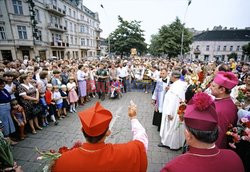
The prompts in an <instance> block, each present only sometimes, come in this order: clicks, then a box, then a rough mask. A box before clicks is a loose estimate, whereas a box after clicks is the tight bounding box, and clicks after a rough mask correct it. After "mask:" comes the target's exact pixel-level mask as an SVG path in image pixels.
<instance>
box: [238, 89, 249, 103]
mask: <svg viewBox="0 0 250 172" xmlns="http://www.w3.org/2000/svg"><path fill="white" fill-rule="evenodd" d="M246 92H247V89H246V88H239V89H238V95H237V97H236V99H237V100H238V101H239V102H240V103H243V102H244V101H245V99H246Z"/></svg>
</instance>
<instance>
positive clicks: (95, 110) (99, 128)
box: [78, 102, 112, 137]
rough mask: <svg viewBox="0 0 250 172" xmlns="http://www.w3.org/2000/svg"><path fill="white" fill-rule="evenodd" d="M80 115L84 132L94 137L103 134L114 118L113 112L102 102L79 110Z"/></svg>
mask: <svg viewBox="0 0 250 172" xmlns="http://www.w3.org/2000/svg"><path fill="white" fill-rule="evenodd" d="M78 115H79V118H80V120H81V123H82V129H83V130H84V132H85V133H87V134H88V135H89V136H93V137H95V136H99V135H101V134H103V133H104V132H105V131H106V130H107V129H108V127H109V123H110V121H111V120H112V113H111V112H110V111H109V110H107V109H105V108H104V107H103V106H102V105H101V104H100V102H97V103H96V104H95V105H94V106H92V107H90V108H88V109H85V110H84V111H82V112H79V113H78Z"/></svg>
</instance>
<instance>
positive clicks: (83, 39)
mask: <svg viewBox="0 0 250 172" xmlns="http://www.w3.org/2000/svg"><path fill="white" fill-rule="evenodd" d="M99 25H100V21H99V16H98V13H94V12H92V11H91V10H89V9H88V8H87V7H85V6H84V5H83V4H82V1H81V0H0V60H15V59H23V58H24V57H25V56H27V57H29V58H35V57H40V58H41V59H47V58H50V57H53V56H55V57H57V58H58V59H69V58H84V57H87V56H96V55H98V54H100V33H101V31H102V30H101V29H100V28H99Z"/></svg>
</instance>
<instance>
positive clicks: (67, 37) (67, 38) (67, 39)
mask: <svg viewBox="0 0 250 172" xmlns="http://www.w3.org/2000/svg"><path fill="white" fill-rule="evenodd" d="M66 42H67V43H69V36H68V35H67V36H66Z"/></svg>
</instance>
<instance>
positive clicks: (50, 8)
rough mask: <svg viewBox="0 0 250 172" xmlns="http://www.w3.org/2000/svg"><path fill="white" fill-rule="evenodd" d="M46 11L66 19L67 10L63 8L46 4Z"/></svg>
mask: <svg viewBox="0 0 250 172" xmlns="http://www.w3.org/2000/svg"><path fill="white" fill-rule="evenodd" d="M46 9H47V10H48V11H49V12H51V13H53V14H55V15H58V16H60V17H64V16H65V15H66V11H65V10H62V9H61V8H59V7H57V6H55V5H51V4H46Z"/></svg>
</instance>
